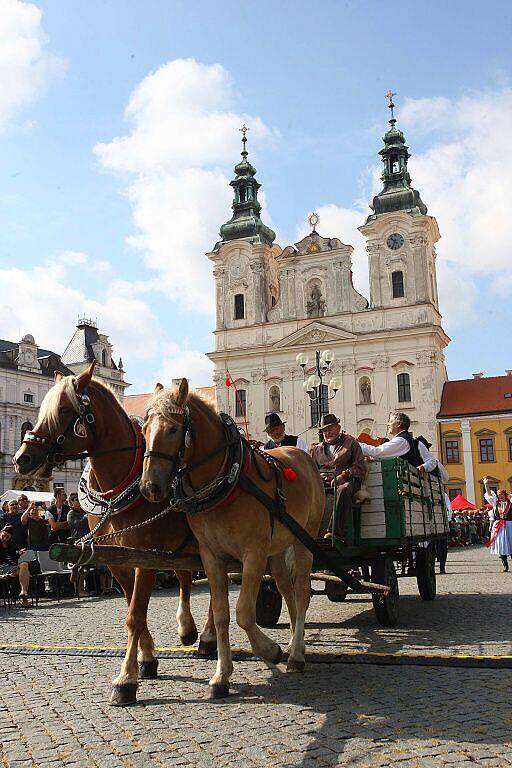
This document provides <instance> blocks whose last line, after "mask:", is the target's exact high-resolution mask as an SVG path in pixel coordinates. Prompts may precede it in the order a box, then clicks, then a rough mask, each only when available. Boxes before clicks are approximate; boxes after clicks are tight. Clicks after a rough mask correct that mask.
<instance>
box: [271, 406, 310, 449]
mask: <svg viewBox="0 0 512 768" xmlns="http://www.w3.org/2000/svg"><path fill="white" fill-rule="evenodd" d="M285 424H286V422H285V421H281V417H280V416H279V414H278V413H267V415H266V416H265V432H266V433H267V435H268V438H269V439H268V440H267V442H266V443H265V445H264V446H263V448H264V450H265V451H269V450H271V449H272V448H281V446H285V445H291V446H295V447H296V448H300V449H301V451H305V452H306V453H309V451H308V447H307V445H306V442H305V441H304V440H303V439H302V437H297V436H296V435H287V434H286V431H285Z"/></svg>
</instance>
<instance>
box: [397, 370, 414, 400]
mask: <svg viewBox="0 0 512 768" xmlns="http://www.w3.org/2000/svg"><path fill="white" fill-rule="evenodd" d="M396 380H397V385H398V402H399V403H410V402H411V377H410V376H409V374H408V373H399V374H398V376H397V377H396Z"/></svg>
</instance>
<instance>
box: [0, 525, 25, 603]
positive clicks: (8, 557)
mask: <svg viewBox="0 0 512 768" xmlns="http://www.w3.org/2000/svg"><path fill="white" fill-rule="evenodd" d="M13 533H14V528H13V527H12V525H5V526H4V527H3V528H2V530H1V531H0V576H8V577H9V578H11V579H16V578H17V579H19V582H20V587H21V604H22V605H23V607H24V608H27V607H28V606H29V601H28V585H29V582H30V572H29V568H28V563H19V564H18V558H19V555H20V552H19V550H18V549H16V547H15V545H14V539H13Z"/></svg>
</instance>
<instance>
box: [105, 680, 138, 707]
mask: <svg viewBox="0 0 512 768" xmlns="http://www.w3.org/2000/svg"><path fill="white" fill-rule="evenodd" d="M136 701H137V683H123V684H122V685H117V684H116V685H113V686H112V693H111V694H110V703H111V704H112V706H113V707H128V706H129V705H130V704H135V703H136Z"/></svg>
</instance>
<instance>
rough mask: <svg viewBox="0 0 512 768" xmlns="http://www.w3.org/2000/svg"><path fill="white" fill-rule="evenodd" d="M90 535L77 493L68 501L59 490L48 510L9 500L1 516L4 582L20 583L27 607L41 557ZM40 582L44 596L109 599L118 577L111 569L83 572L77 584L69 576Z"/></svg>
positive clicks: (21, 498)
mask: <svg viewBox="0 0 512 768" xmlns="http://www.w3.org/2000/svg"><path fill="white" fill-rule="evenodd" d="M88 532H89V525H88V523H87V515H86V513H85V512H84V510H83V509H82V508H81V507H80V502H79V500H78V494H76V493H71V494H70V495H69V498H68V496H67V494H66V492H65V491H64V489H63V488H58V489H56V490H55V493H54V498H53V501H52V503H51V504H50V505H49V507H48V508H47V506H46V504H45V503H44V502H38V501H36V502H33V501H32V502H31V501H29V499H28V497H27V496H26V495H25V494H21V495H20V496H19V497H18V498H15V499H11V500H9V501H5V502H4V503H3V504H2V509H1V512H0V577H1V578H2V579H9V580H16V581H18V582H19V585H20V594H21V602H22V605H28V604H29V600H28V588H29V581H30V576H31V575H37V574H40V573H41V567H40V562H39V561H40V559H41V558H40V557H39V558H38V554H37V553H39V552H47V551H48V550H49V548H50V546H51V545H52V544H54V543H55V542H69V541H71V542H72V541H77V540H78V539H80V538H82V537H83V536H85V535H86V534H87V533H88ZM31 556H33V558H32V559H31ZM38 581H39V583H40V585H41V587H42V594H40V595H39V596H40V597H41V596H44V595H48V596H50V597H55V596H59V597H60V596H61V595H62V596H72V595H74V594H76V593H78V594H79V595H80V596H85V595H91V594H98V595H107V594H111V593H112V591H113V583H112V575H111V573H110V571H109V570H108V569H107V568H106V567H99V568H94V569H89V570H88V571H86V572H82V573H81V575H80V579H79V582H78V584H77V585H75V584H74V583H72V582H71V579H70V574H69V573H58V574H53V575H49V576H48V585H46V583H45V579H39V580H38Z"/></svg>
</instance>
